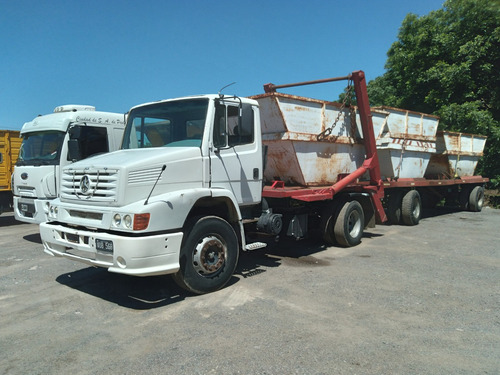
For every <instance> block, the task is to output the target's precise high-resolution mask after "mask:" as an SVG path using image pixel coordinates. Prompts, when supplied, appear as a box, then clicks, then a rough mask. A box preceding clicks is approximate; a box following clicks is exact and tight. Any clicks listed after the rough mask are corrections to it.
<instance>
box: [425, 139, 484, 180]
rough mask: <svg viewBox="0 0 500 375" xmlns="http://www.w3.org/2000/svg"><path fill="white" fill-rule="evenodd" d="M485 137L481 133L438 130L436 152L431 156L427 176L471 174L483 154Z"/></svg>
mask: <svg viewBox="0 0 500 375" xmlns="http://www.w3.org/2000/svg"><path fill="white" fill-rule="evenodd" d="M485 144H486V137H485V136H482V135H474V134H466V133H458V132H450V131H439V132H438V133H437V142H436V148H437V153H436V155H433V156H432V157H431V160H430V163H429V166H428V167H427V171H426V173H425V175H426V177H428V178H443V177H444V178H457V177H463V176H473V175H474V171H475V170H476V166H477V163H478V161H479V158H481V156H483V150H484V146H485Z"/></svg>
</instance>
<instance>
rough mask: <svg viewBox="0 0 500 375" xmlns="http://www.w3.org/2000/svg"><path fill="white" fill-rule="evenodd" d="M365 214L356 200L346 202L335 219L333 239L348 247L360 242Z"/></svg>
mask: <svg viewBox="0 0 500 375" xmlns="http://www.w3.org/2000/svg"><path fill="white" fill-rule="evenodd" d="M364 228H365V216H364V214H363V208H362V207H361V204H359V202H358V201H351V202H346V203H345V204H344V206H343V207H342V209H341V210H340V212H339V214H338V216H337V219H336V220H335V227H334V233H335V240H336V241H337V243H338V244H339V245H342V246H346V247H350V246H356V245H358V244H359V243H360V242H361V237H362V236H363V229H364Z"/></svg>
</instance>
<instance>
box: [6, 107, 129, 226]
mask: <svg viewBox="0 0 500 375" xmlns="http://www.w3.org/2000/svg"><path fill="white" fill-rule="evenodd" d="M124 127H125V122H124V115H123V114H118V113H108V112H97V111H95V107H92V106H84V105H64V106H59V107H56V108H55V109H54V113H52V114H48V115H44V116H39V117H37V118H35V119H34V120H33V121H30V122H27V123H25V124H24V125H23V127H22V129H21V136H22V138H23V141H22V144H21V150H20V152H19V159H18V161H17V164H16V167H15V169H14V174H13V194H14V214H15V218H16V219H17V220H20V221H24V222H27V223H40V222H43V221H46V220H47V213H48V207H49V203H50V201H51V200H52V199H54V198H56V197H57V196H58V194H59V182H60V168H62V167H64V166H66V165H68V164H71V163H73V162H74V161H77V160H81V159H85V158H87V157H90V156H92V155H96V154H100V153H105V152H109V151H114V150H117V149H118V148H119V147H120V143H121V139H122V136H123V130H124Z"/></svg>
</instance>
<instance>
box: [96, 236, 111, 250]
mask: <svg viewBox="0 0 500 375" xmlns="http://www.w3.org/2000/svg"><path fill="white" fill-rule="evenodd" d="M95 248H96V250H97V251H104V252H106V253H112V252H113V241H109V240H100V239H97V238H96V240H95Z"/></svg>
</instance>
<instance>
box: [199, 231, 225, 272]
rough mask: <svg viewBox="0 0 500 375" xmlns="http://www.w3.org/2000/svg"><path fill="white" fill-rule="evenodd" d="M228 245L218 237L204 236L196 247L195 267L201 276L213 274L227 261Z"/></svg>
mask: <svg viewBox="0 0 500 375" xmlns="http://www.w3.org/2000/svg"><path fill="white" fill-rule="evenodd" d="M226 256H227V246H226V244H225V243H224V242H222V241H221V240H220V239H219V238H218V237H215V236H209V237H204V238H203V239H202V240H201V241H200V242H199V243H198V245H197V246H196V248H195V249H194V254H193V267H194V269H195V270H196V272H197V273H198V274H200V275H201V276H213V275H214V274H215V273H217V272H219V271H220V270H221V269H222V268H223V267H224V263H225V261H226Z"/></svg>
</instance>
